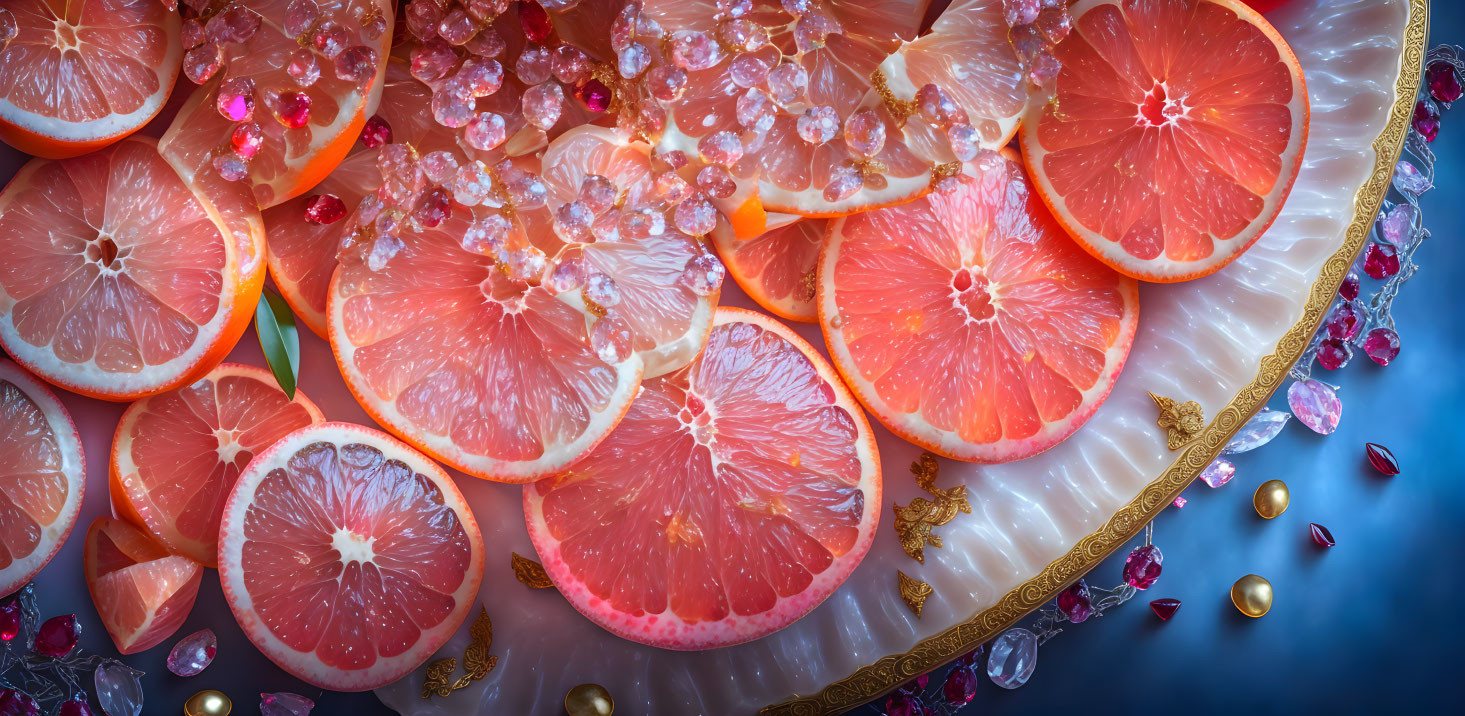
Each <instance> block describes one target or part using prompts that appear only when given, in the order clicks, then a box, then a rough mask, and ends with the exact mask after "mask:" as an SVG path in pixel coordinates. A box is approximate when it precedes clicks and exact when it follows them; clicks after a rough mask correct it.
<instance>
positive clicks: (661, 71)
mask: <svg viewBox="0 0 1465 716" xmlns="http://www.w3.org/2000/svg"><path fill="white" fill-rule="evenodd" d="M646 86H647V87H649V88H650V90H651V96H652V97H655V98H657V99H659V100H661V101H663V102H675V101H676V100H677V99H679V98H681V96H682V93H683V92H684V91H686V89H687V72H686V70H683V69H681V68H679V67H673V66H671V65H657V66H656V67H653V68H651V71H650V72H647V73H646Z"/></svg>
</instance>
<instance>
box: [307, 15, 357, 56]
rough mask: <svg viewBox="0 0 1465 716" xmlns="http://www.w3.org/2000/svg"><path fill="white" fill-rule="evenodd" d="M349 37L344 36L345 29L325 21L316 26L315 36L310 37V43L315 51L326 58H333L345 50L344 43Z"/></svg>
mask: <svg viewBox="0 0 1465 716" xmlns="http://www.w3.org/2000/svg"><path fill="white" fill-rule="evenodd" d="M349 40H350V37H349V36H348V35H347V34H346V28H344V27H341V26H340V25H338V24H336V23H334V22H332V21H330V20H326V21H325V22H323V23H321V24H320V25H318V26H316V28H315V34H314V35H312V36H311V42H312V43H314V44H315V49H317V50H319V51H320V53H321V54H322V55H325V56H326V57H328V58H334V57H335V56H336V55H339V54H341V53H342V52H344V51H345V50H346V43H347V41H349Z"/></svg>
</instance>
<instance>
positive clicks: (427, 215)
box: [412, 187, 453, 228]
mask: <svg viewBox="0 0 1465 716" xmlns="http://www.w3.org/2000/svg"><path fill="white" fill-rule="evenodd" d="M452 208H453V200H452V198H451V197H450V196H448V192H447V191H446V190H444V189H443V188H441V187H438V188H435V189H433V190H431V191H429V192H427V194H426V195H424V196H423V197H422V203H421V204H419V205H418V206H417V211H415V212H413V214H412V215H413V216H414V217H416V218H417V222H418V223H420V224H422V225H423V226H426V227H428V228H432V227H434V226H437V225H439V224H441V223H443V221H444V220H445V219H447V218H448V213H449V212H450V211H451V210H452Z"/></svg>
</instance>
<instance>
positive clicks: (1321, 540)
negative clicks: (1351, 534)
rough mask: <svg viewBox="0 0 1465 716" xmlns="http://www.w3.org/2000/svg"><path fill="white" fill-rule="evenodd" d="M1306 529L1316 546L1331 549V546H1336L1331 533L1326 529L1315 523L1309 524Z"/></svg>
mask: <svg viewBox="0 0 1465 716" xmlns="http://www.w3.org/2000/svg"><path fill="white" fill-rule="evenodd" d="M1307 528H1308V529H1309V530H1311V531H1312V541H1313V542H1316V543H1317V546H1319V547H1332V546H1333V545H1335V544H1337V542H1335V541H1334V540H1333V533H1332V532H1329V531H1328V528H1326V527H1324V526H1322V525H1320V524H1318V523H1316V522H1309V523H1308V525H1307Z"/></svg>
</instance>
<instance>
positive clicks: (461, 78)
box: [453, 57, 504, 97]
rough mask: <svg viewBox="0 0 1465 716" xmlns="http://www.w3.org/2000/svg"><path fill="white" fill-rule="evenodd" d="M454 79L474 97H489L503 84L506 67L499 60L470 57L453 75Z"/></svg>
mask: <svg viewBox="0 0 1465 716" xmlns="http://www.w3.org/2000/svg"><path fill="white" fill-rule="evenodd" d="M453 79H454V80H455V81H456V82H457V83H458V84H459V85H460V86H461V87H463V89H465V90H467V92H468V94H471V95H473V96H474V97H488V96H490V95H492V94H494V93H495V92H498V91H499V88H500V87H502V86H503V84H504V68H503V65H500V64H499V63H498V60H489V59H481V58H477V57H474V58H469V59H468V60H465V61H464V62H463V64H462V65H461V66H460V67H458V72H457V73H456V74H454V75H453Z"/></svg>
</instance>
